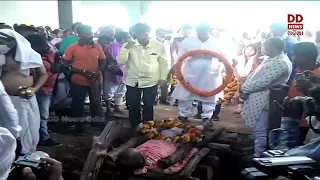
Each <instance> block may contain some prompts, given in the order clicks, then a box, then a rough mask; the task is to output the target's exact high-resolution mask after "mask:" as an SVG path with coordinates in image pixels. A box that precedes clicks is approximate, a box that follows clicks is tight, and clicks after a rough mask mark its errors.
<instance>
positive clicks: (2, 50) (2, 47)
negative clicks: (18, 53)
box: [0, 45, 10, 54]
mask: <svg viewBox="0 0 320 180" xmlns="http://www.w3.org/2000/svg"><path fill="white" fill-rule="evenodd" d="M9 50H10V48H9V47H8V46H7V45H0V54H6V53H7V52H8V51H9Z"/></svg>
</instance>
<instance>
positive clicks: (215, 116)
mask: <svg viewBox="0 0 320 180" xmlns="http://www.w3.org/2000/svg"><path fill="white" fill-rule="evenodd" d="M197 110H198V114H202V112H203V111H202V102H201V101H198V105H197ZM220 110H221V104H217V105H216V108H215V110H214V112H213V114H212V118H217V117H218V116H219V114H220Z"/></svg>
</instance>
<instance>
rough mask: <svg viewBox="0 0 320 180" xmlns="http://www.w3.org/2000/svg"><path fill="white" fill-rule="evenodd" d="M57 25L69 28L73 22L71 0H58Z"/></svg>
mask: <svg viewBox="0 0 320 180" xmlns="http://www.w3.org/2000/svg"><path fill="white" fill-rule="evenodd" d="M58 12H59V27H60V28H65V29H70V28H71V26H72V24H73V17H72V0H58Z"/></svg>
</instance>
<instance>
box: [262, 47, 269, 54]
mask: <svg viewBox="0 0 320 180" xmlns="http://www.w3.org/2000/svg"><path fill="white" fill-rule="evenodd" d="M261 54H262V55H263V56H267V54H268V52H267V50H266V48H265V47H263V46H262V47H261Z"/></svg>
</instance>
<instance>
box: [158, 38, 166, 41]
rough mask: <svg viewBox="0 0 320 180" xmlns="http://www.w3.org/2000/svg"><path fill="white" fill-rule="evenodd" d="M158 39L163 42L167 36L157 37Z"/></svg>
mask: <svg viewBox="0 0 320 180" xmlns="http://www.w3.org/2000/svg"><path fill="white" fill-rule="evenodd" d="M157 39H158V41H160V42H163V41H164V40H165V39H166V38H164V37H157Z"/></svg>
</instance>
